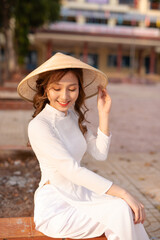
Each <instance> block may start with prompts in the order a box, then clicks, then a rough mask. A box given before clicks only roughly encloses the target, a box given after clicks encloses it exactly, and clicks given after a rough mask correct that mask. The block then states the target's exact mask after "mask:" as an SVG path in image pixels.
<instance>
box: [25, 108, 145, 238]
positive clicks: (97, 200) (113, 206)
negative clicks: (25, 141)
mask: <svg viewBox="0 0 160 240" xmlns="http://www.w3.org/2000/svg"><path fill="white" fill-rule="evenodd" d="M28 135H29V140H30V143H31V146H32V148H33V151H34V152H35V154H36V156H37V159H38V161H39V164H40V169H41V181H40V183H39V187H38V189H37V190H36V192H35V197H34V204H35V207H34V221H35V225H36V229H37V230H39V231H40V232H42V233H44V234H45V235H47V236H49V237H54V238H75V239H76V238H79V239H80V238H91V237H96V236H100V235H102V234H103V233H105V235H106V237H107V238H108V240H148V239H149V238H148V236H147V234H146V232H145V230H144V228H143V225H142V224H136V225H135V224H134V222H133V214H132V211H131V209H130V207H129V206H128V205H127V203H126V202H125V201H123V200H122V199H120V198H117V197H113V196H110V195H107V194H105V193H106V192H107V191H108V189H109V188H110V187H111V185H112V182H111V181H109V180H107V179H105V178H103V177H101V176H99V175H98V174H96V173H94V172H92V171H90V170H88V169H86V168H84V167H81V165H80V162H81V159H82V157H83V155H84V153H85V152H86V151H88V152H89V153H90V154H92V156H93V157H94V158H96V159H97V160H105V159H106V158H107V155H108V150H109V145H110V139H111V136H110V137H108V136H106V135H105V134H103V133H102V132H101V131H100V129H98V132H97V137H95V136H94V135H93V134H92V133H91V132H90V131H89V130H88V132H87V134H86V135H85V137H84V136H83V134H82V133H81V131H80V129H79V127H78V117H77V115H76V113H75V112H74V111H73V110H69V111H68V114H67V115H65V114H64V113H63V112H60V111H58V110H56V109H55V108H53V107H51V106H50V105H48V104H46V106H45V108H44V109H43V110H42V111H41V112H40V113H39V114H38V115H37V116H36V117H35V118H34V119H33V120H31V122H30V123H29V127H28ZM48 181H49V183H50V184H46V185H44V184H45V183H46V182H48Z"/></svg>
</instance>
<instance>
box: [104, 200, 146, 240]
mask: <svg viewBox="0 0 160 240" xmlns="http://www.w3.org/2000/svg"><path fill="white" fill-rule="evenodd" d="M105 235H106V237H107V238H108V240H149V238H148V236H147V234H146V232H145V229H144V227H143V225H142V224H135V223H134V220H133V213H132V210H131V208H130V207H129V206H128V204H127V203H126V202H125V201H123V200H122V199H118V198H117V201H113V205H112V214H110V217H109V222H107V230H106V231H105Z"/></svg>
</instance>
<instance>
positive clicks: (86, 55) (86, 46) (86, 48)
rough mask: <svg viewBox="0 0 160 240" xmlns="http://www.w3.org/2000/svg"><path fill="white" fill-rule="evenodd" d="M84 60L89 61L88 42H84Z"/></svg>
mask: <svg viewBox="0 0 160 240" xmlns="http://www.w3.org/2000/svg"><path fill="white" fill-rule="evenodd" d="M83 62H85V63H87V62H88V42H84V44H83Z"/></svg>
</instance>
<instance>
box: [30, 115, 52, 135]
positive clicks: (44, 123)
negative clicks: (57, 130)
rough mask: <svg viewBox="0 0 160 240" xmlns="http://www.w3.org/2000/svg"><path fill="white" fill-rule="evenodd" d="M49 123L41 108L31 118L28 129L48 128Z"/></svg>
mask: <svg viewBox="0 0 160 240" xmlns="http://www.w3.org/2000/svg"><path fill="white" fill-rule="evenodd" d="M50 125H51V120H50V118H49V117H47V116H46V114H45V113H44V111H43V110H42V111H41V112H40V113H39V114H38V115H37V116H36V117H35V118H33V119H32V120H31V121H30V122H29V124H28V130H32V131H34V132H35V131H41V129H43V128H46V127H47V128H48V127H50Z"/></svg>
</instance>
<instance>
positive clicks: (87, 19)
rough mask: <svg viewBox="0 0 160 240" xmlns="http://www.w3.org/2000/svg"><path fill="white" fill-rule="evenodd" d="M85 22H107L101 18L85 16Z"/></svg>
mask: <svg viewBox="0 0 160 240" xmlns="http://www.w3.org/2000/svg"><path fill="white" fill-rule="evenodd" d="M86 23H98V24H107V23H108V21H107V20H106V19H101V18H86Z"/></svg>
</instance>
